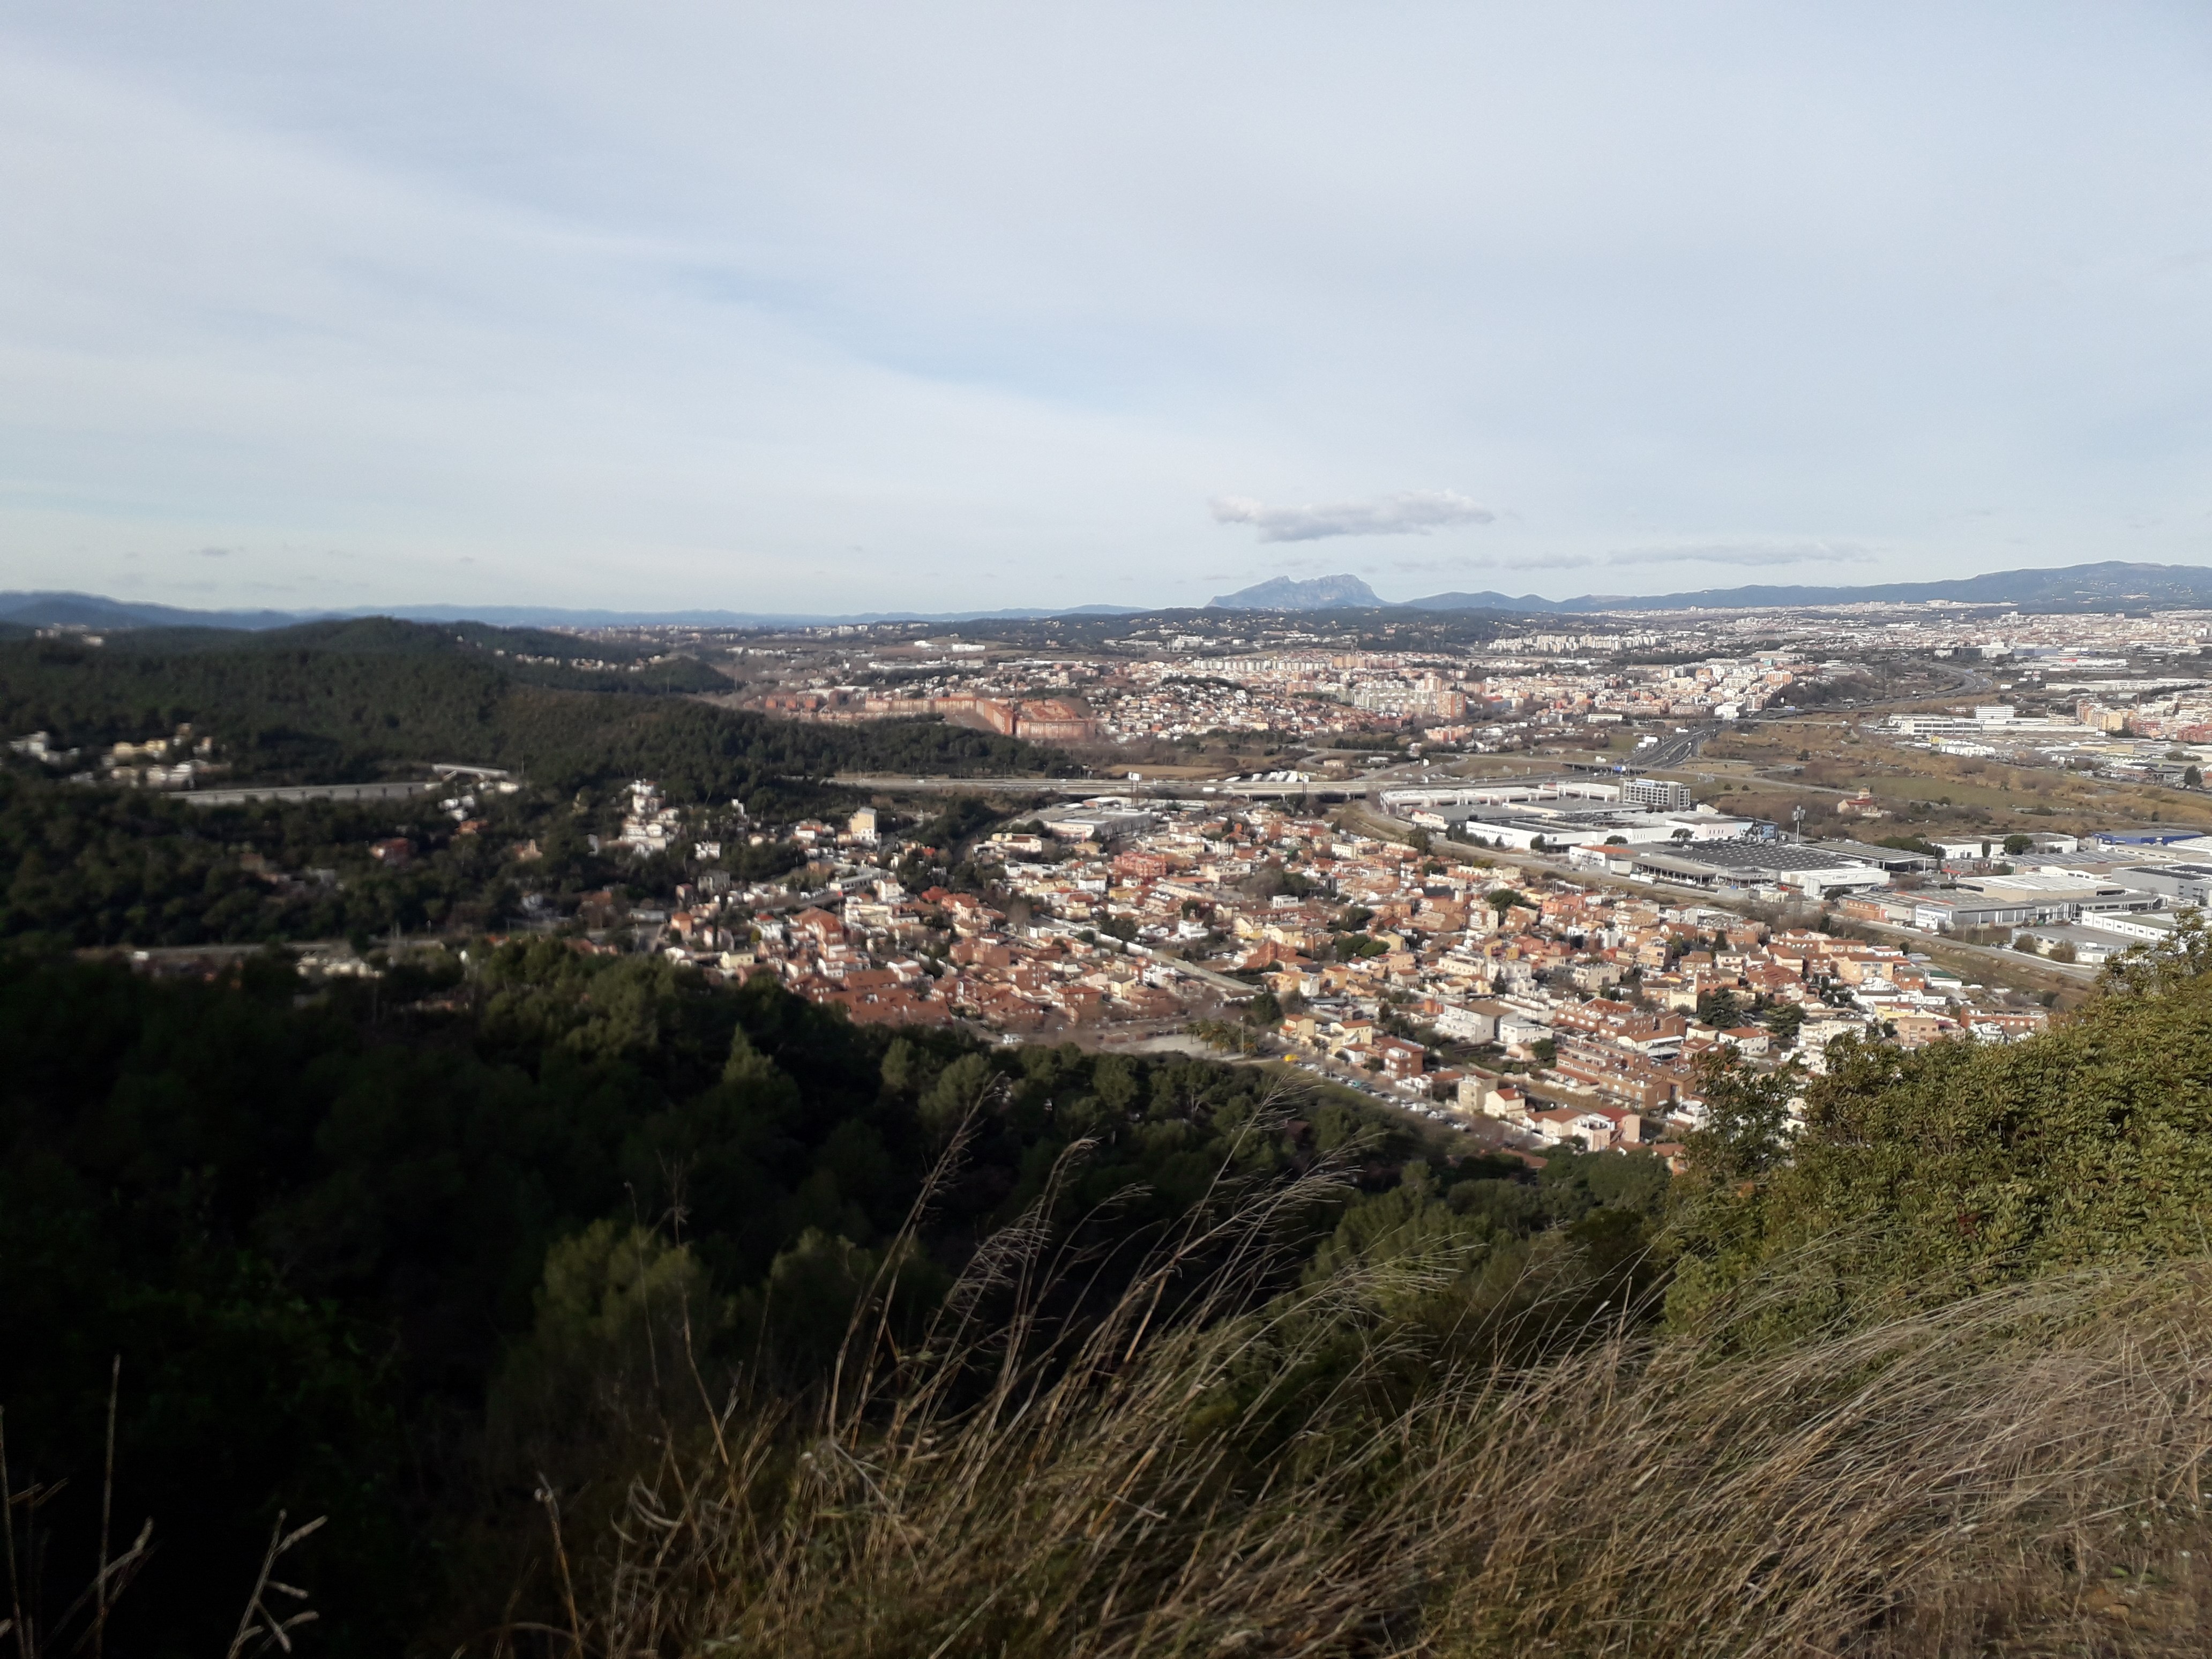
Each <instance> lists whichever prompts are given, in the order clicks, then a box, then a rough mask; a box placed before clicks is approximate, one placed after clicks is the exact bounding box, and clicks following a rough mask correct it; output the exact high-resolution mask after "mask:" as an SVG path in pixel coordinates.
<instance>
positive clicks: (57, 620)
mask: <svg viewBox="0 0 2212 1659" xmlns="http://www.w3.org/2000/svg"><path fill="white" fill-rule="evenodd" d="M1138 610H1139V607H1137V606H1135V605H1075V606H1073V607H1071V608H1069V609H1067V610H1065V611H1044V610H1036V609H1027V610H1023V609H1017V610H1012V611H871V612H869V613H868V614H866V615H864V616H826V615H824V616H815V615H800V614H783V613H776V612H763V611H562V610H559V609H556V608H555V607H552V606H550V605H386V606H384V607H382V608H377V607H374V606H369V607H363V608H358V609H355V610H349V611H185V610H180V609H179V608H178V607H177V606H175V605H142V604H139V603H137V601H135V600H127V599H103V598H101V597H100V596H99V595H98V594H94V593H0V624H8V623H13V624H14V625H15V626H16V627H19V628H89V629H104V630H107V631H111V632H119V631H121V630H123V629H133V628H239V629H268V628H291V627H294V626H295V625H297V624H298V623H303V622H328V621H333V620H343V619H344V618H347V617H398V618H399V619H400V620H401V621H403V622H424V623H438V622H477V623H490V624H491V625H492V626H494V627H495V628H644V627H653V626H663V627H666V626H673V627H679V628H819V627H825V626H831V625H834V624H836V623H894V622H911V623H931V624H935V623H963V622H1001V621H1004V622H1024V621H1029V620H1030V619H1032V618H1036V617H1127V616H1133V615H1135V614H1137V611H1138Z"/></svg>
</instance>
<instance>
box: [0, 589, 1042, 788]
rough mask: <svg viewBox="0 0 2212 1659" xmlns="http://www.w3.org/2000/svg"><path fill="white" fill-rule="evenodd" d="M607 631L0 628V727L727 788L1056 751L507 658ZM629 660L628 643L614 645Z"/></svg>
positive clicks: (364, 763) (1025, 764)
mask: <svg viewBox="0 0 2212 1659" xmlns="http://www.w3.org/2000/svg"><path fill="white" fill-rule="evenodd" d="M556 652H558V653H568V654H570V655H581V654H585V653H590V654H594V655H608V656H614V655H619V654H620V652H619V650H618V648H617V647H602V646H600V645H599V644H598V643H596V642H592V643H586V642H584V641H575V640H571V639H568V638H566V637H565V636H562V635H544V634H540V633H537V632H534V631H532V630H507V629H489V628H483V627H481V626H477V625H466V626H459V627H447V626H429V625H425V624H420V623H401V622H393V621H390V620H388V619H383V618H371V619H368V620H365V621H360V622H345V623H312V624H309V625H307V626H304V627H301V628H293V629H277V630H274V631H270V632H267V633H257V634H242V633H226V632H221V631H217V630H189V629H178V630H149V631H148V632H144V633H135V634H127V635H118V636H116V637H115V638H114V639H113V640H112V641H110V642H109V643H107V644H106V645H103V646H97V647H94V646H87V645H84V644H82V643H81V642H78V641H69V640H33V641H6V642H0V727H4V728H5V729H6V731H7V732H8V733H9V735H18V734H21V733H23V732H31V731H40V730H43V731H46V732H52V734H53V736H54V738H55V740H56V741H57V743H58V744H65V745H79V744H91V745H103V744H109V743H112V742H114V741H116V740H118V739H120V738H146V737H151V736H160V735H166V734H167V732H170V731H172V730H173V729H174V727H175V726H177V724H178V723H179V722H180V721H190V722H191V724H192V726H194V728H195V729H196V731H197V732H200V733H201V734H202V735H208V736H212V737H214V738H216V741H217V743H218V744H219V745H221V749H222V758H224V759H227V760H228V761H230V762H231V763H233V764H234V766H235V767H236V769H237V773H238V775H240V776H249V777H254V778H277V779H287V780H306V781H319V782H327V781H347V780H352V779H362V778H368V777H373V776H374V775H377V773H378V772H379V771H380V769H384V768H386V767H389V766H391V765H393V764H398V763H422V762H426V761H456V762H463V763H471V764H476V765H485V766H500V767H505V768H507V769H527V770H528V772H529V773H530V775H531V776H532V779H533V780H534V781H538V782H540V783H543V784H545V785H547V786H548V787H554V788H558V789H562V790H568V789H574V788H576V787H583V786H586V785H592V784H605V783H609V782H612V781H618V780H620V779H623V778H626V777H632V776H636V775H640V774H644V775H653V776H658V777H659V778H661V779H663V780H664V781H666V782H668V783H669V784H670V786H671V788H672V789H674V790H676V791H678V792H680V793H681V794H682V795H684V796H686V797H689V798H692V799H706V798H716V797H720V798H724V799H728V798H743V797H744V796H745V795H746V794H748V793H750V792H752V791H755V790H757V789H760V788H763V787H766V786H768V785H769V784H771V783H773V782H774V781H776V780H779V779H807V778H819V777H823V776H825V775H828V774H829V773H831V772H834V771H837V770H840V769H847V768H881V769H894V770H912V771H917V772H920V771H934V772H953V773H959V772H969V771H975V772H981V771H994V772H1042V771H1048V770H1052V769H1060V768H1063V767H1064V766H1065V765H1066V762H1065V758H1064V757H1060V756H1059V755H1058V754H1057V753H1056V752H1054V751H1052V750H1041V749H1038V748H1036V747H1035V746H1034V745H1030V744H1022V743H1018V742H1017V741H1015V740H1014V739H1012V738H1000V737H996V736H994V735H992V734H989V733H986V732H967V731H963V730H959V729H957V728H954V727H950V726H941V725H938V724H936V723H933V722H928V721H896V722H887V723H884V724H881V725H876V726H860V727H819V726H799V725H796V724H794V723H793V722H789V721H784V720H771V719H769V718H767V717H765V716H763V715H757V714H743V713H738V712H734V711H732V710H729V709H724V708H715V707H713V706H711V705H708V704H706V703H702V702H696V701H695V700H693V699H692V698H690V697H689V696H684V695H683V694H684V693H687V692H691V691H697V690H714V689H717V688H724V689H726V686H727V684H728V682H727V681H726V680H725V679H724V678H723V677H722V676H721V675H720V674H719V673H717V672H716V671H714V670H713V669H711V668H708V667H706V666H704V665H701V664H698V663H696V662H691V661H690V660H689V659H678V660H673V661H670V662H665V663H653V664H651V665H647V666H645V667H642V668H641V669H640V670H639V671H636V672H635V673H633V672H630V671H628V670H627V669H623V670H617V671H611V672H610V671H592V670H586V669H581V668H576V667H573V666H569V665H566V663H565V662H564V663H562V664H546V663H536V662H530V661H526V660H523V659H524V658H526V657H531V656H538V655H544V654H550V653H556ZM629 655H630V656H631V657H632V658H633V659H635V658H636V657H637V655H638V653H635V652H634V651H633V652H631V653H629Z"/></svg>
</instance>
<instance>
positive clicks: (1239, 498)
mask: <svg viewBox="0 0 2212 1659" xmlns="http://www.w3.org/2000/svg"><path fill="white" fill-rule="evenodd" d="M1211 506H1212V508H1213V518H1214V522H1215V523H1217V524H1249V525H1257V526H1259V527H1260V539H1261V541H1263V542H1317V541H1319V540H1321V539H1322V538H1323V537H1325V536H1425V535H1427V534H1428V533H1429V532H1431V530H1437V529H1441V528H1443V526H1448V525H1455V524H1488V523H1489V522H1490V521H1491V520H1493V519H1495V518H1496V517H1497V516H1498V515H1497V514H1496V513H1492V511H1491V510H1490V509H1489V508H1488V507H1483V506H1480V504H1478V503H1476V502H1474V501H1469V500H1468V498H1467V497H1466V496H1464V495H1460V494H1458V493H1457V492H1456V491H1454V490H1449V489H1409V490H1407V491H1405V492H1404V493H1403V494H1401V495H1383V496H1378V497H1376V499H1375V500H1373V501H1331V502H1327V503H1324V504H1322V505H1317V506H1316V505H1309V506H1305V507H1266V506H1263V505H1261V503H1260V502H1258V501H1252V500H1250V499H1249V498H1248V497H1245V496H1243V495H1219V496H1216V497H1215V498H1214V500H1213V501H1212V503H1211Z"/></svg>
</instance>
